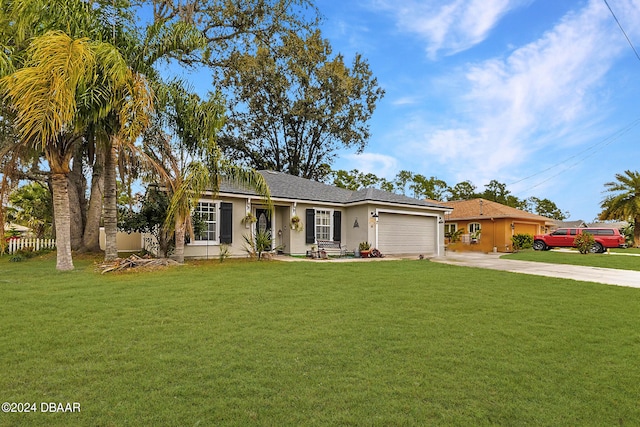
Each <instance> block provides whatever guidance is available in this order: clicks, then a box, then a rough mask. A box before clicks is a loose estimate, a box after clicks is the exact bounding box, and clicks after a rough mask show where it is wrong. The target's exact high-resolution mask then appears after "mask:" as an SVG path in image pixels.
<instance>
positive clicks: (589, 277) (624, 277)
mask: <svg viewBox="0 0 640 427" xmlns="http://www.w3.org/2000/svg"><path fill="white" fill-rule="evenodd" d="M501 255H504V254H484V253H476V252H448V253H447V254H446V256H442V257H437V258H432V259H431V261H435V262H440V263H444V264H451V265H461V266H466V267H478V268H488V269H492V270H504V271H509V272H512V273H523V274H533V275H536V276H546V277H558V278H561V279H573V280H581V281H585V282H596V283H603V284H607V285H617V286H628V287H632V288H640V271H629V270H617V269H613V268H600V267H584V266H577V265H566V264H549V263H544V262H532V261H517V260H511V259H501V258H500V256H501Z"/></svg>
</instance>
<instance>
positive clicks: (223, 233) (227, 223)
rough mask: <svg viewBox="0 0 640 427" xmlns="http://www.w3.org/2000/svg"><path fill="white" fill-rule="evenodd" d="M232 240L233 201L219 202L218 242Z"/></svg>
mask: <svg viewBox="0 0 640 427" xmlns="http://www.w3.org/2000/svg"><path fill="white" fill-rule="evenodd" d="M232 240H233V203H225V202H222V203H220V243H231V242H232Z"/></svg>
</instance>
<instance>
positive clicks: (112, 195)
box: [104, 142, 118, 261]
mask: <svg viewBox="0 0 640 427" xmlns="http://www.w3.org/2000/svg"><path fill="white" fill-rule="evenodd" d="M116 164H117V162H116V148H115V145H114V144H113V142H111V143H110V144H109V147H108V148H107V154H106V158H105V162H104V234H105V245H104V260H105V261H113V260H114V259H116V258H118V245H117V243H116V234H117V232H118V204H117V187H116Z"/></svg>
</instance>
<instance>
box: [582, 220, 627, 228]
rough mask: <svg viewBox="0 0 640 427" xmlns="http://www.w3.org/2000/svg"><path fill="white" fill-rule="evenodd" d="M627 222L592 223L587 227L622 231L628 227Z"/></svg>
mask: <svg viewBox="0 0 640 427" xmlns="http://www.w3.org/2000/svg"><path fill="white" fill-rule="evenodd" d="M628 226H629V223H628V222H627V221H613V222H590V223H588V224H586V225H585V227H587V228H617V229H622V228H625V227H628Z"/></svg>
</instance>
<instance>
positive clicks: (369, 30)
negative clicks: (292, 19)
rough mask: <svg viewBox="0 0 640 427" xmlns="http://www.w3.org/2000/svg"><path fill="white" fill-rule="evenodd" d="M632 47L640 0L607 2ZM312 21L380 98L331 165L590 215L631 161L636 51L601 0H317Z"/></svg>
mask: <svg viewBox="0 0 640 427" xmlns="http://www.w3.org/2000/svg"><path fill="white" fill-rule="evenodd" d="M608 2H609V5H610V6H611V8H612V9H613V11H614V13H615V14H616V16H617V18H618V20H619V21H620V23H621V25H622V27H623V28H624V30H625V31H626V33H627V35H628V36H629V38H630V39H631V41H632V43H633V44H634V46H635V47H636V49H640V0H635V1H634V0H608ZM316 4H317V5H318V7H319V9H320V11H321V13H322V14H323V16H324V22H323V24H322V30H323V34H324V37H325V38H328V39H329V40H330V41H331V43H332V46H333V48H334V52H340V53H342V54H344V55H345V57H346V59H347V62H349V61H350V60H351V59H352V58H353V56H354V54H355V53H356V52H358V53H361V54H362V55H363V56H364V57H365V58H366V59H367V60H368V61H369V64H370V66H371V69H372V71H373V73H374V75H375V76H376V77H377V78H378V82H379V84H380V85H381V86H382V87H383V88H384V89H385V91H386V96H385V97H384V98H383V99H382V100H381V101H380V103H379V104H378V107H377V109H376V112H375V114H374V116H373V118H372V119H371V121H370V127H371V131H372V137H371V139H370V142H369V144H368V146H367V148H366V149H365V151H364V153H363V154H361V155H355V154H354V153H353V152H348V151H346V152H343V153H341V154H340V157H339V159H338V160H337V161H336V163H335V164H334V165H333V167H334V169H346V170H350V169H359V170H360V171H363V172H373V173H375V174H376V175H378V176H380V177H385V178H388V179H392V178H393V177H394V176H395V174H396V173H397V172H398V171H400V170H403V169H404V170H409V171H412V172H414V173H420V174H422V175H425V176H436V177H438V178H440V179H443V180H445V181H446V182H447V183H448V184H449V185H454V184H456V183H458V182H460V181H464V180H470V181H472V182H473V183H474V184H475V185H476V186H477V187H478V190H480V191H481V190H484V185H485V184H487V183H488V182H489V181H490V180H492V179H497V180H498V181H500V182H503V183H506V184H508V189H509V190H510V191H511V193H512V194H514V195H516V196H517V197H519V198H526V197H529V196H536V197H539V198H548V199H551V200H552V201H554V202H555V203H556V204H557V205H558V207H560V209H562V210H563V211H569V212H570V217H571V219H582V220H585V221H592V220H593V219H594V218H595V217H596V216H597V215H598V213H599V212H600V207H599V206H600V202H601V200H602V198H603V197H604V195H603V190H604V183H605V182H607V181H612V180H614V175H615V174H616V173H621V172H623V171H624V170H626V169H630V170H640V164H639V162H640V148H639V147H640V145H639V144H638V140H639V137H640V108H639V106H640V96H639V95H640V60H639V59H638V58H637V57H636V54H635V53H634V51H633V50H632V48H631V47H630V46H629V44H628V42H627V40H626V39H625V36H624V34H623V33H622V32H621V30H620V29H619V27H618V26H617V24H616V22H615V20H614V18H613V16H612V14H611V12H610V11H609V9H608V8H607V5H606V3H605V2H604V0H585V1H578V0H563V1H557V0H539V1H535V0H401V1H398V0H393V1H392V0H346V1H339V2H337V1H335V0H318V1H317V3H316Z"/></svg>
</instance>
